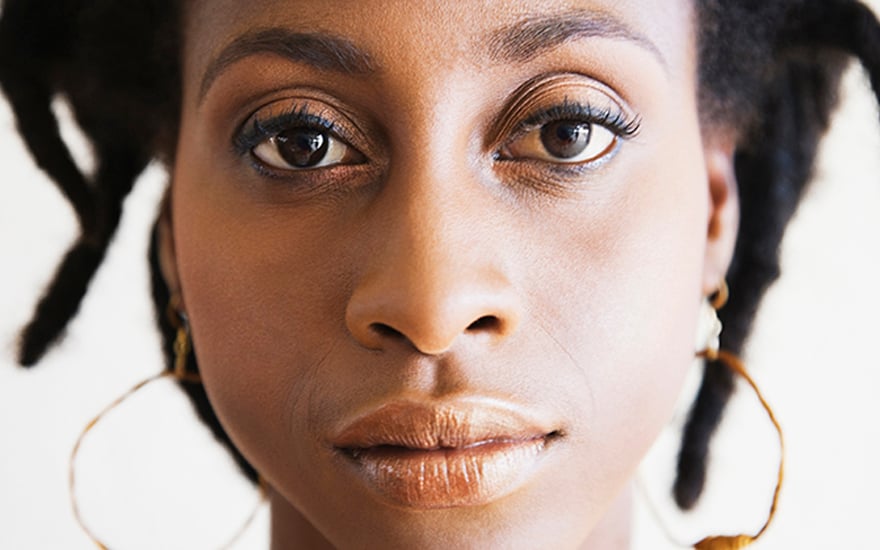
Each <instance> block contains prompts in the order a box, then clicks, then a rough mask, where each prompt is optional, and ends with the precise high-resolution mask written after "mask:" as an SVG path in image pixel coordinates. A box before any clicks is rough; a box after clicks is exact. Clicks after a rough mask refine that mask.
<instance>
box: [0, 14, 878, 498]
mask: <svg viewBox="0 0 880 550" xmlns="http://www.w3.org/2000/svg"><path fill="white" fill-rule="evenodd" d="M694 1H695V5H696V10H697V18H698V27H699V37H698V38H699V47H700V49H699V52H700V54H699V55H700V64H699V67H700V69H699V70H700V75H699V76H700V85H699V87H700V89H699V92H700V110H701V117H702V121H703V125H704V126H706V125H720V126H722V127H727V128H731V129H733V130H735V132H736V136H737V137H738V141H737V148H736V151H735V159H734V161H735V171H736V177H737V182H738V189H739V198H740V205H741V223H740V229H739V235H738V238H737V244H736V249H735V253H734V258H733V262H732V265H731V267H730V270H729V272H728V276H727V280H728V284H729V286H730V290H731V298H730V301H729V302H728V304H727V306H726V307H725V308H724V309H722V310H721V312H720V317H721V320H722V322H723V324H724V327H725V331H724V333H723V335H722V347H724V348H725V349H728V350H730V351H732V352H734V353H740V352H741V351H742V349H743V346H744V344H745V341H746V338H747V336H748V333H749V331H750V329H751V325H752V322H753V320H754V317H755V313H756V311H757V309H758V306H759V304H760V302H761V298H762V297H763V295H764V293H765V291H766V290H767V288H768V287H769V286H770V284H771V283H772V282H773V281H774V280H775V279H776V278H777V277H778V276H779V255H778V251H779V245H780V242H781V240H782V236H783V233H784V231H785V227H786V225H787V223H788V221H789V219H790V218H791V216H792V214H793V213H794V211H795V208H796V207H797V205H798V203H799V201H800V198H801V196H802V195H803V191H804V188H805V186H806V184H807V182H808V181H809V180H810V177H811V171H812V167H813V162H814V158H815V156H816V150H817V147H818V143H819V140H820V137H821V136H822V134H823V133H824V132H825V130H826V128H827V127H828V124H829V120H830V116H831V113H832V110H833V108H834V106H835V103H836V94H837V90H838V85H839V81H840V76H841V73H842V70H843V68H844V67H845V63H846V61H847V59H848V58H849V56H855V57H856V58H858V59H859V60H860V61H861V62H862V64H863V65H864V66H865V68H866V69H867V71H868V73H869V76H870V79H871V83H872V85H873V87H874V90H875V93H876V94H877V95H878V98H880V24H878V21H877V19H876V17H875V16H874V14H873V13H872V12H871V11H870V9H868V8H867V7H866V6H864V5H863V4H861V3H860V2H858V1H857V0H694ZM180 4H181V2H178V1H175V0H128V1H126V2H119V0H65V1H58V0H53V1H48V0H5V1H4V2H3V10H2V18H0V86H2V88H3V90H4V92H5V94H6V96H7V98H8V100H9V103H10V105H11V107H12V110H13V112H14V114H15V117H16V121H17V125H18V131H19V133H20V134H21V136H22V138H23V139H24V142H25V144H26V145H27V147H28V149H29V150H30V152H31V154H32V155H33V157H34V160H35V161H36V163H37V165H38V166H39V167H40V168H41V169H43V170H44V171H45V172H46V173H47V174H48V175H49V177H50V178H51V179H52V180H53V181H54V182H55V184H56V185H57V186H58V188H59V189H60V190H61V192H62V193H63V194H64V195H65V197H66V198H67V199H68V201H69V202H70V203H71V205H72V206H73V209H74V211H75V213H76V215H77V218H78V220H79V225H80V228H81V234H80V237H79V239H78V240H77V241H76V243H75V244H74V245H73V247H72V248H71V249H70V250H69V251H68V252H67V254H66V256H65V257H64V259H63V260H62V262H61V264H60V266H59V268H58V270H57V272H56V274H55V277H54V279H53V281H52V283H51V284H50V285H49V287H48V289H47V290H46V292H45V294H44V295H43V297H42V298H41V300H40V302H39V304H38V305H37V309H36V312H35V313H34V316H33V318H32V320H31V322H30V323H29V324H28V325H27V327H26V328H25V329H24V331H23V333H22V336H21V342H20V357H19V360H20V362H21V364H22V365H24V366H32V365H34V364H36V363H37V362H38V361H39V359H40V358H41V356H42V355H43V354H44V353H45V352H46V350H47V349H48V347H49V346H50V345H52V344H53V343H54V342H56V341H57V340H58V339H59V338H60V337H61V335H62V334H63V332H64V329H65V327H66V326H67V324H68V323H69V321H70V320H71V319H72V318H73V317H74V316H75V315H76V312H77V310H78V308H79V304H80V301H81V300H82V297H83V296H84V294H85V292H86V290H87V288H88V285H89V283H90V281H91V279H92V277H93V275H94V273H95V271H96V270H97V268H98V267H99V265H100V264H101V262H102V260H103V257H104V254H105V252H106V250H107V246H108V244H109V242H110V240H111V239H112V238H113V235H114V233H115V231H116V227H117V225H118V223H119V218H120V215H121V204H122V201H123V199H124V198H125V197H126V195H127V194H128V192H129V191H130V189H131V187H132V185H133V183H134V181H135V178H136V177H137V176H138V175H139V173H140V172H141V171H142V170H143V168H144V167H145V166H146V164H147V163H148V162H149V161H150V160H151V159H153V158H160V159H162V160H165V161H166V162H173V153H174V145H175V139H176V130H177V124H178V118H179V102H180V63H179V55H180V47H179V45H180V29H181V24H180V21H181V7H180ZM59 95H60V96H64V97H65V98H66V99H67V100H68V102H69V104H70V105H71V108H72V111H73V113H74V116H75V118H76V121H77V122H78V124H79V125H80V127H81V128H82V130H83V133H84V134H85V135H86V136H87V137H88V138H89V140H90V141H91V143H92V145H93V148H94V153H95V158H96V161H97V163H96V166H97V168H96V171H95V173H94V174H91V175H89V174H83V173H82V172H81V171H80V170H79V169H78V168H77V166H76V164H75V163H74V161H73V160H72V157H71V155H70V152H69V151H68V149H67V147H66V145H65V144H64V142H63V141H62V139H61V137H60V135H59V131H58V122H57V120H56V119H55V116H54V115H53V113H52V110H51V103H52V100H53V98H55V97H56V96H59ZM149 257H150V266H151V274H152V288H153V299H154V302H155V305H156V311H157V320H158V324H159V328H160V331H161V334H162V338H163V344H164V348H165V351H166V356H167V357H168V362H167V365H166V368H171V357H172V355H173V342H174V337H175V329H174V327H173V326H172V324H171V322H170V321H169V319H168V318H167V317H166V315H165V314H164V313H165V307H166V304H167V303H168V300H169V298H170V296H169V290H168V288H167V286H166V284H165V282H164V280H163V278H162V276H161V273H160V270H159V262H158V251H157V242H156V231H155V230H154V235H153V240H152V244H151V247H150V253H149ZM189 360H190V363H189V364H190V365H195V357H194V356H193V355H191V356H190V358H189ZM183 388H184V389H185V390H186V391H187V392H188V394H189V395H190V397H191V398H192V401H193V403H194V405H195V407H196V409H197V411H198V413H199V415H200V417H201V418H202V419H203V420H204V421H205V422H206V423H207V425H208V426H209V427H210V428H211V429H212V431H213V433H214V434H215V436H217V437H218V439H220V440H221V441H222V442H223V443H225V444H226V445H227V446H228V448H229V449H230V451H231V452H232V453H233V455H234V457H235V458H236V460H237V462H238V464H239V465H240V466H241V468H242V470H243V471H244V472H245V473H246V474H247V475H248V476H249V477H250V478H251V479H256V472H255V471H254V469H253V468H252V467H251V466H250V465H249V464H248V463H247V461H246V460H245V459H244V458H243V457H242V456H241V455H240V454H239V453H238V451H237V450H236V449H235V447H234V446H233V445H232V443H231V441H230V440H229V438H228V436H227V435H226V433H225V432H224V431H223V428H222V427H221V426H220V423H219V422H218V420H217V418H216V416H215V415H214V412H213V410H212V408H211V405H210V403H209V402H208V399H207V396H206V394H205V393H204V390H203V389H202V387H201V386H200V385H196V384H183ZM732 391H733V377H732V374H731V373H730V372H729V371H728V370H727V369H726V368H725V367H724V366H723V365H721V364H717V363H713V362H708V363H707V364H706V365H705V371H704V376H703V380H702V383H701V386H700V389H699V393H698V395H697V398H696V400H695V402H694V404H693V407H692V409H691V411H690V414H689V417H688V421H687V423H686V426H685V430H684V434H683V438H682V446H681V452H680V455H679V461H678V472H677V478H676V482H675V488H674V493H675V498H676V501H677V502H678V504H679V506H681V507H682V508H690V507H691V506H693V505H694V503H695V502H696V500H697V499H698V497H699V495H700V494H701V492H702V489H703V484H704V480H705V475H706V463H707V456H708V448H709V443H710V440H711V438H712V434H713V433H714V431H715V429H716V427H717V426H718V423H719V421H720V418H721V415H722V413H723V411H724V408H725V405H726V403H727V401H728V399H729V397H730V395H731V392H732Z"/></svg>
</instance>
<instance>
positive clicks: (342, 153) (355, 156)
mask: <svg viewBox="0 0 880 550" xmlns="http://www.w3.org/2000/svg"><path fill="white" fill-rule="evenodd" d="M252 152H253V155H254V156H255V157H256V158H257V159H259V160H260V161H262V162H263V163H265V164H266V165H268V166H270V167H272V168H275V169H278V170H308V169H315V168H328V167H331V166H335V165H338V164H357V163H360V162H362V161H363V156H362V155H361V154H360V153H359V152H358V151H357V150H355V149H354V148H353V147H351V146H350V145H348V144H347V143H345V142H344V141H342V140H341V139H339V138H337V137H336V136H334V135H333V134H332V133H331V132H330V131H329V130H326V129H323V128H311V127H307V126H304V127H294V128H289V129H286V130H283V131H281V132H279V133H278V134H275V135H274V136H272V137H269V138H268V139H265V140H264V141H262V142H261V143H260V144H258V145H257V146H256V147H254V148H253V149H252Z"/></svg>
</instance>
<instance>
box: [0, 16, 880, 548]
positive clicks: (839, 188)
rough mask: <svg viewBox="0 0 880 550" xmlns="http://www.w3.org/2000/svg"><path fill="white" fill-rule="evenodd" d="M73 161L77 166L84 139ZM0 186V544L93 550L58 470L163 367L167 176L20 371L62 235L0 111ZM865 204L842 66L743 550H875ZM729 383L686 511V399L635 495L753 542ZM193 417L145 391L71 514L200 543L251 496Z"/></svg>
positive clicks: (114, 430) (674, 515)
mask: <svg viewBox="0 0 880 550" xmlns="http://www.w3.org/2000/svg"><path fill="white" fill-rule="evenodd" d="M869 3H870V4H871V5H872V6H874V7H875V8H876V7H877V6H878V5H880V0H872V1H871V2H869ZM62 110H63V108H62ZM66 132H67V134H68V138H69V139H70V140H71V141H72V142H73V143H76V136H75V135H73V133H72V132H70V131H66ZM75 148H76V149H77V151H78V152H79V154H80V156H81V158H82V159H83V162H87V152H86V149H85V148H84V147H82V144H81V143H80V144H77V145H76V147H75ZM0 179H2V184H0V283H2V284H0V549H21V548H23V549H30V548H36V549H43V548H46V549H49V548H74V549H75V548H92V547H93V546H92V545H91V543H89V541H88V539H87V538H86V537H85V536H84V535H83V533H82V532H81V531H80V530H79V528H78V527H77V526H76V524H75V522H74V519H73V515H72V512H71V510H70V506H69V501H68V458H69V455H70V450H71V448H72V446H73V444H74V442H75V440H76V438H77V436H78V435H79V433H80V431H81V430H82V428H83V427H84V426H85V424H86V423H87V422H88V421H89V420H90V419H91V417H93V416H94V415H95V414H97V413H98V412H99V411H100V410H101V409H102V408H103V406H104V405H106V404H107V403H109V402H110V401H112V400H113V399H114V398H116V397H118V396H119V395H120V394H122V393H123V392H124V391H125V390H126V389H128V388H129V387H130V386H132V385H133V384H134V383H135V382H137V381H139V380H141V379H143V378H145V377H146V376H149V375H151V374H153V373H155V372H158V371H159V370H160V368H161V357H160V354H159V351H158V336H157V334H156V333H155V330H154V329H153V319H152V315H153V313H152V311H151V306H150V303H149V299H148V296H149V294H148V289H149V286H148V279H147V266H146V261H145V257H146V242H147V235H148V228H149V225H150V223H151V221H152V219H153V218H154V217H155V209H156V201H157V200H158V198H159V197H160V196H161V194H162V192H163V190H164V180H165V178H164V175H163V174H162V172H161V170H158V169H153V170H151V171H150V173H148V175H147V176H146V177H144V178H143V179H142V180H141V182H140V183H139V184H138V185H137V187H136V189H135V192H134V194H133V195H132V197H131V198H130V200H129V201H128V202H127V203H126V206H125V216H124V220H123V225H122V228H121V230H120V233H119V236H118V237H117V239H116V240H115V241H114V244H113V246H112V248H111V249H110V253H109V255H108V258H107V261H106V262H105V265H104V266H103V267H102V268H101V270H100V272H99V273H98V276H97V277H96V279H95V281H94V283H93V285H92V287H91V291H90V292H89V294H88V295H87V296H86V298H85V300H84V302H83V305H82V308H81V311H80V314H79V315H78V316H77V318H76V320H75V321H74V322H73V323H72V324H71V326H70V328H69V330H68V331H67V334H66V337H65V338H64V340H63V341H62V342H61V344H60V345H58V346H56V347H55V348H53V349H52V351H51V352H50V353H49V354H48V355H47V356H46V358H45V360H44V361H43V362H42V363H41V364H40V365H39V367H38V368H36V369H33V370H24V369H21V368H19V367H17V366H16V364H15V361H14V353H15V338H16V334H17V331H18V329H19V327H21V326H22V325H23V324H24V323H25V322H26V321H27V319H28V318H29V316H30V314H31V311H32V308H33V306H34V304H35V302H36V300H37V298H38V296H39V294H40V292H41V290H42V288H43V287H44V285H45V284H46V283H47V281H48V280H49V278H50V277H51V275H52V273H53V270H54V268H55V266H56V264H57V262H58V260H59V258H60V255H61V254H62V252H63V251H64V250H65V249H66V248H67V246H68V245H69V244H70V242H71V241H72V239H73V238H74V236H75V234H76V224H75V221H74V218H73V215H72V213H71V211H70V209H69V207H68V206H67V205H66V203H65V201H64V200H63V199H62V198H61V197H60V195H59V194H58V193H57V192H56V191H55V189H54V187H52V186H51V185H50V184H49V183H47V182H46V180H45V178H44V177H43V176H42V174H41V173H40V172H39V171H37V170H36V169H35V168H34V166H33V165H32V163H31V161H30V157H29V156H28V154H27V153H26V152H25V151H24V149H23V147H22V145H21V143H20V141H19V140H18V138H17V135H16V134H15V132H14V130H13V127H12V122H11V115H10V114H9V111H8V108H7V107H6V104H5V103H0ZM878 211H880V115H878V109H877V107H876V104H875V102H874V100H873V99H872V96H871V95H870V94H869V93H868V84H867V79H866V77H865V75H864V73H863V72H862V71H861V69H856V70H851V71H850V72H849V73H848V75H847V78H846V95H845V98H844V102H843V104H842V107H841V109H840V112H839V115H838V116H837V117H836V119H835V122H834V127H833V129H832V131H831V134H830V136H829V137H828V139H827V140H826V141H825V144H824V146H823V150H822V154H821V159H820V163H819V166H818V170H817V177H816V179H815V181H814V183H813V186H812V189H811V190H810V193H809V195H808V197H807V199H806V200H805V202H804V203H803V204H802V206H801V208H800V210H799V212H798V213H797V215H796V217H795V220H794V221H793V222H792V225H791V227H790V229H789V231H788V234H787V237H786V240H785V243H784V248H783V276H782V278H781V280H780V281H779V282H778V283H777V284H776V285H775V286H774V287H773V288H772V289H771V291H770V293H769V294H768V296H767V298H766V300H765V302H764V305H763V307H762V309H761V311H760V314H759V318H758V322H757V325H756V327H755V330H754V333H753V334H754V336H753V338H752V340H751V343H750V345H749V347H748V350H747V353H746V354H745V359H746V362H747V364H748V365H749V368H750V370H751V371H752V372H753V374H754V376H755V378H756V379H757V380H758V382H759V384H760V385H761V386H762V389H763V390H764V393H765V394H766V396H767V397H768V399H769V400H770V402H771V403H772V404H773V405H774V407H775V409H776V412H777V415H778V417H779V418H780V421H781V422H782V424H783V427H784V429H785V434H786V444H787V451H788V454H787V457H788V461H787V464H786V466H787V471H786V474H787V482H786V485H785V488H784V490H783V493H782V499H781V503H780V511H779V514H778V519H777V521H776V523H775V524H774V525H773V527H772V528H771V530H770V531H769V532H768V534H767V535H766V536H765V538H764V539H762V540H761V541H760V542H759V543H758V544H757V545H756V548H782V549H794V548H797V549H827V548H859V549H861V548H878V547H880V543H877V542H876V540H875V537H874V526H875V523H876V518H877V513H878V512H880V506H878V504H877V495H878V494H880V472H878V467H877V464H880V423H878V418H880V400H878V398H877V397H878V392H880V352H878V349H877V343H878V337H877V334H878V332H880V318H878V316H877V315H876V313H875V312H876V311H878V309H880V287H878V284H877V281H878V280H880V247H878V246H877V243H878V242H880V216H878ZM740 389H741V391H739V392H738V394H737V397H736V398H735V400H734V402H733V404H732V407H731V408H730V409H729V411H728V412H729V414H728V415H727V416H726V418H725V421H724V424H723V426H722V433H721V435H720V437H719V439H718V440H717V441H716V444H715V445H714V447H713V462H712V469H711V472H710V483H711V486H710V490H709V493H708V495H707V498H706V499H704V501H703V502H702V504H701V507H700V509H699V510H698V511H697V512H696V513H694V514H691V515H689V516H683V515H682V514H680V513H678V512H676V511H675V510H674V507H672V506H671V504H670V503H671V501H670V500H669V498H668V497H667V496H666V495H667V493H668V491H667V486H668V483H669V479H670V478H671V473H672V472H671V463H672V462H671V460H672V458H673V455H674V452H675V451H674V444H675V442H676V441H677V434H675V432H674V428H675V425H676V423H679V422H680V421H681V415H682V414H683V411H684V406H683V407H682V412H680V413H679V414H678V415H677V416H676V419H674V421H673V422H672V424H671V428H670V429H669V430H668V432H667V433H664V435H663V436H661V438H660V440H659V442H658V445H657V447H656V449H655V452H654V453H652V456H651V457H650V458H649V459H648V460H647V461H646V464H645V466H644V467H643V468H642V472H641V474H640V476H639V479H640V483H639V485H640V487H641V489H640V491H639V493H638V494H639V497H638V498H639V501H640V502H641V503H642V504H644V502H646V501H647V502H651V503H652V506H653V507H654V508H656V509H657V513H658V514H659V515H660V516H662V517H663V522H664V523H665V524H666V525H667V526H668V529H669V530H672V531H674V533H675V536H677V537H678V538H679V539H681V540H682V541H693V540H696V539H698V538H701V537H702V536H704V535H706V534H710V533H717V532H734V531H736V530H738V529H743V530H753V529H754V528H755V527H756V526H758V525H760V523H761V521H762V518H763V516H764V514H765V511H766V507H767V503H768V499H769V495H770V493H771V492H772V487H773V483H774V477H775V473H774V472H775V465H776V464H775V461H776V457H777V451H776V448H777V445H776V442H775V439H774V435H773V432H772V431H771V429H770V426H769V423H768V422H767V421H766V417H764V416H763V413H762V411H761V410H760V408H759V405H758V404H757V403H756V401H755V400H754V398H753V397H752V396H751V395H750V394H749V392H747V391H745V388H744V387H743V388H740ZM690 392H692V388H689V389H687V390H686V391H685V396H684V398H683V403H684V402H685V401H686V400H687V399H688V398H689V396H690V395H691V393H690ZM193 418H194V417H192V415H191V414H190V413H189V411H188V407H187V403H186V402H185V401H184V400H183V399H182V398H181V397H180V395H179V394H178V393H177V392H176V391H175V390H174V389H173V387H172V386H171V384H170V383H169V382H167V381H163V382H157V383H156V384H154V385H151V386H150V388H149V389H148V390H144V392H142V393H139V394H138V395H137V396H136V397H135V398H133V399H132V400H130V401H127V402H126V403H125V404H124V405H123V406H122V407H120V408H119V409H117V410H116V411H115V412H114V413H113V414H112V415H111V416H109V417H108V418H107V420H106V422H103V423H101V424H99V426H98V427H97V428H96V429H95V430H94V431H93V432H92V434H90V436H89V438H87V439H86V440H85V443H84V446H83V451H82V453H81V455H80V457H79V459H78V461H77V465H78V466H77V473H78V487H79V491H78V494H79V495H80V497H81V506H82V509H83V514H84V516H85V517H86V521H87V523H88V524H89V525H90V526H92V527H93V529H94V530H95V531H96V532H98V533H100V534H101V536H102V537H105V538H106V539H107V540H108V542H110V544H111V546H112V547H116V548H124V549H126V550H127V549H129V548H193V549H197V548H217V547H219V546H220V545H221V544H222V543H223V542H224V540H225V538H226V537H227V536H228V535H229V534H231V533H233V532H234V531H235V530H236V528H237V525H238V522H239V521H242V520H243V519H244V518H245V517H246V516H247V515H248V513H249V511H250V510H251V508H252V506H253V503H254V502H255V500H256V498H257V497H256V493H255V492H254V491H253V490H252V489H250V488H249V487H248V486H247V484H246V483H244V482H242V481H241V479H240V477H239V476H237V474H236V472H235V469H234V466H232V465H231V463H230V462H229V461H228V460H227V459H226V457H225V456H224V453H223V452H222V451H219V450H218V449H216V448H214V447H213V446H212V445H211V444H209V443H208V441H209V439H210V437H209V436H208V435H207V432H206V430H204V429H203V428H201V426H199V425H198V423H197V422H196V421H195V420H194V419H193ZM267 523H268V522H267V518H266V513H265V509H264V510H263V511H262V512H261V514H260V515H259V516H258V519H257V522H256V524H255V525H254V526H253V527H252V528H251V529H250V530H249V531H248V532H247V533H246V535H245V537H244V538H243V539H242V540H241V542H240V544H239V545H238V546H237V547H240V548H266V545H267V536H266V525H267ZM637 526H638V528H637V541H636V543H637V544H636V546H637V547H638V548H640V549H657V548H663V547H665V545H667V544H668V543H667V542H666V538H665V537H664V535H663V534H662V532H661V531H660V530H659V527H658V524H657V522H656V520H655V519H654V518H653V516H652V514H650V513H648V512H647V507H646V506H644V505H643V506H641V507H640V514H639V515H638V516H637ZM670 547H672V546H670Z"/></svg>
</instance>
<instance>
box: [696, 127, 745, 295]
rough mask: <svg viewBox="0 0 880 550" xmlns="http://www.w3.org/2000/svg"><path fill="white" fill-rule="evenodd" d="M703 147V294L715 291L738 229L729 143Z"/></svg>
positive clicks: (735, 186) (732, 249)
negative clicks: (705, 193) (706, 201)
mask: <svg viewBox="0 0 880 550" xmlns="http://www.w3.org/2000/svg"><path fill="white" fill-rule="evenodd" d="M719 141H720V143H714V144H713V143H710V144H709V145H708V146H707V147H706V154H705V158H706V175H707V184H708V186H709V195H708V196H709V216H708V220H707V223H706V238H707V242H706V258H705V263H704V268H703V294H704V295H709V294H711V293H713V292H715V291H716V290H717V289H718V286H719V283H720V282H721V281H723V280H724V278H725V276H726V275H727V270H728V268H729V267H730V263H731V261H732V260H733V251H734V247H735V246H736V237H737V233H738V229H739V197H738V194H737V182H736V172H735V170H734V164H733V154H734V145H733V141H732V140H719Z"/></svg>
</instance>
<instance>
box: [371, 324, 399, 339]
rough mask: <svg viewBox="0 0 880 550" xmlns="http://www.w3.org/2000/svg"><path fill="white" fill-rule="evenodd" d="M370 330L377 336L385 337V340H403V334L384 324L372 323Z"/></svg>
mask: <svg viewBox="0 0 880 550" xmlns="http://www.w3.org/2000/svg"><path fill="white" fill-rule="evenodd" d="M370 328H371V329H372V330H373V332H375V333H376V334H377V335H379V336H382V337H385V338H393V339H395V340H397V339H401V338H404V336H403V333H402V332H400V331H399V330H397V329H396V328H393V327H390V326H388V325H386V324H385V323H372V324H371V325H370Z"/></svg>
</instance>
